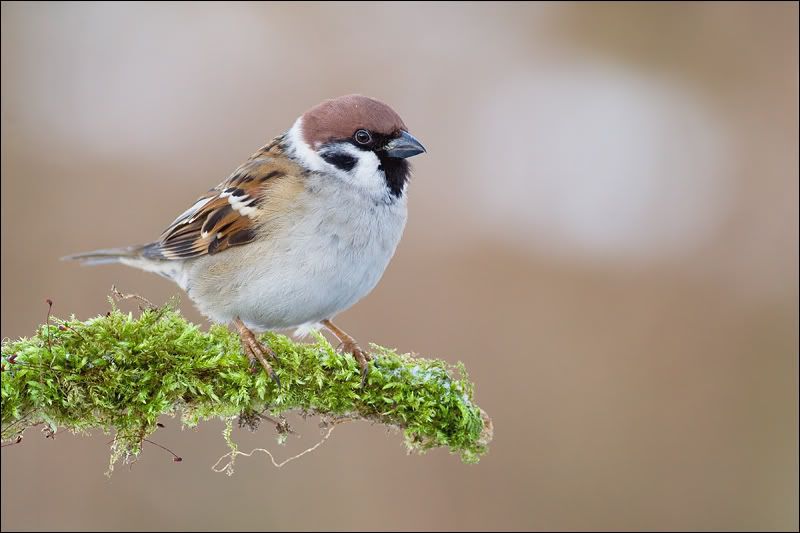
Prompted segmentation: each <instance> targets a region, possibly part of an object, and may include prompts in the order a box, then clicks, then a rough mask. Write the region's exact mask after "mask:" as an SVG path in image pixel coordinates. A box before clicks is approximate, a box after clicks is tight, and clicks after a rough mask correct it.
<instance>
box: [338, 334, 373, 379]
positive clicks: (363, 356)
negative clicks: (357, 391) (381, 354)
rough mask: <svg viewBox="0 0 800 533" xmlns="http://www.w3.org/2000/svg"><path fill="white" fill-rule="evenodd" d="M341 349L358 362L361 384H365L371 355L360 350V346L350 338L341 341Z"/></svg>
mask: <svg viewBox="0 0 800 533" xmlns="http://www.w3.org/2000/svg"><path fill="white" fill-rule="evenodd" d="M341 350H342V351H343V352H345V353H349V354H350V355H352V356H353V358H355V360H356V362H357V363H358V367H359V368H360V369H361V386H362V387H364V386H365V385H366V384H367V376H368V375H369V362H370V361H372V356H371V355H370V354H369V353H367V352H365V351H364V350H362V349H361V347H360V346H359V345H358V344H356V343H355V341H352V340H351V341H349V342H348V341H344V342H342V347H341Z"/></svg>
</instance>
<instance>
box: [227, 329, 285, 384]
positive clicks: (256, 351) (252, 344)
mask: <svg viewBox="0 0 800 533" xmlns="http://www.w3.org/2000/svg"><path fill="white" fill-rule="evenodd" d="M234 324H235V325H236V328H237V329H238V330H239V338H240V339H241V341H242V350H243V351H244V353H245V354H246V355H247V357H248V359H250V369H251V370H252V371H253V372H255V371H256V369H258V363H260V364H261V366H262V367H263V368H264V370H266V372H267V375H268V376H269V377H270V378H272V381H274V382H275V384H276V385H277V386H278V387H279V388H280V386H281V380H280V379H279V378H278V375H277V374H276V373H275V370H273V368H272V365H270V364H269V362H267V357H270V358H272V359H276V360H277V356H276V355H275V352H274V351H272V348H270V347H269V346H267V345H264V344H262V343H261V342H259V340H258V339H257V338H256V335H255V333H253V332H252V331H250V330H249V329H248V328H247V327H246V326H245V325H244V324H243V323H242V322H241V320H238V319H237V321H236V322H234Z"/></svg>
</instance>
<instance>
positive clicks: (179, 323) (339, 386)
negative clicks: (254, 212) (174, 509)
mask: <svg viewBox="0 0 800 533" xmlns="http://www.w3.org/2000/svg"><path fill="white" fill-rule="evenodd" d="M263 340H264V341H266V342H268V343H269V345H270V346H271V347H272V348H273V350H274V351H275V353H276V354H277V356H278V360H277V361H275V362H273V363H272V364H273V367H274V369H275V372H276V373H277V374H278V376H279V377H280V381H281V387H280V388H278V387H277V386H276V385H275V383H274V382H273V381H272V380H271V379H270V378H269V377H268V376H267V375H266V373H264V372H263V371H261V369H260V367H259V371H257V372H252V371H251V370H250V365H249V361H248V359H247V357H246V356H245V355H243V354H242V352H241V349H240V344H239V340H238V337H237V336H236V335H235V334H234V333H232V332H230V331H229V330H228V329H227V328H225V327H223V326H212V327H211V329H210V330H209V331H208V332H203V331H201V330H200V329H199V328H198V326H196V325H194V324H191V323H189V322H187V321H186V320H185V319H184V318H183V317H182V316H181V315H180V313H179V312H178V311H177V310H175V309H174V308H173V307H171V306H165V307H162V308H158V309H148V310H145V311H142V313H141V314H140V316H139V317H134V316H133V315H132V314H131V313H123V312H122V311H120V310H118V309H116V308H114V309H113V310H112V311H111V312H110V313H108V314H107V315H104V316H98V317H96V318H92V319H89V320H86V321H79V320H76V319H75V318H74V317H73V318H72V319H70V320H68V321H61V320H58V319H53V321H52V323H50V324H46V325H43V326H40V327H39V329H38V331H37V332H36V335H35V336H33V337H31V338H23V339H18V340H14V341H11V340H5V341H3V343H2V366H3V373H2V439H3V441H10V440H15V439H16V438H17V437H19V436H20V435H21V434H22V432H23V431H24V430H25V429H26V428H29V427H32V426H36V425H41V424H46V425H47V426H49V427H50V429H51V430H52V431H55V430H56V428H59V427H61V428H65V429H69V430H71V431H75V432H81V431H85V430H90V429H96V428H100V429H102V430H103V431H105V432H111V431H114V432H115V434H116V438H115V441H114V445H113V446H112V457H111V462H112V465H113V463H115V462H116V461H118V460H119V459H122V458H129V457H130V456H132V455H137V454H139V453H140V451H141V446H142V442H144V439H145V438H146V437H147V436H148V435H149V434H151V433H152V432H153V431H155V430H156V428H157V426H156V424H157V422H158V418H159V417H160V416H161V415H163V414H170V415H179V416H180V417H181V419H182V420H183V422H184V423H185V424H187V425H190V426H194V425H196V424H197V423H198V422H199V421H201V420H204V419H209V418H222V419H224V420H231V419H232V418H233V417H236V416H241V417H242V419H244V420H245V421H247V422H248V423H249V424H251V425H255V423H256V422H255V421H254V419H256V418H258V417H257V416H256V413H266V414H271V415H275V416H278V415H280V414H281V413H283V412H286V411H290V410H300V411H302V412H309V413H314V414H320V415H325V416H337V417H338V416H347V417H352V418H361V419H367V420H370V421H373V422H378V423H381V424H385V425H390V426H396V427H399V428H401V429H402V430H403V432H404V434H405V440H406V443H407V445H408V447H409V448H410V449H412V450H416V451H424V450H427V449H430V448H435V447H447V448H449V449H450V450H451V452H453V453H458V454H460V455H461V458H462V460H464V461H465V462H469V463H472V462H477V461H478V459H479V457H480V456H481V455H482V454H483V453H485V452H486V449H487V448H486V447H487V444H488V441H489V440H490V439H491V421H490V420H489V419H488V417H486V415H485V413H483V411H482V410H481V409H480V408H479V407H478V406H477V405H475V404H474V403H473V401H472V393H473V385H472V383H470V382H469V380H468V378H467V376H466V373H465V372H464V369H463V366H461V365H459V366H458V367H456V368H453V367H451V366H448V365H447V364H446V363H445V362H443V361H439V360H431V359H421V358H415V357H411V356H409V355H400V354H397V353H396V352H394V351H392V350H389V349H387V348H382V347H378V346H373V350H372V353H373V355H374V360H373V361H372V363H370V373H369V378H368V380H367V385H366V386H365V387H364V388H363V389H362V388H361V387H360V375H359V371H358V366H357V364H356V362H355V361H354V360H353V358H352V357H350V356H349V355H346V354H340V353H337V352H336V350H334V348H333V347H332V346H331V345H330V343H328V342H327V341H326V340H325V338H324V337H323V336H322V335H316V336H315V340H316V342H314V343H309V344H305V343H295V342H293V341H292V340H290V339H289V338H287V337H285V336H283V335H277V334H265V335H264V337H263Z"/></svg>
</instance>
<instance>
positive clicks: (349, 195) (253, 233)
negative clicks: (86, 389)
mask: <svg viewBox="0 0 800 533" xmlns="http://www.w3.org/2000/svg"><path fill="white" fill-rule="evenodd" d="M422 152H425V148H424V147H423V146H422V144H421V143H420V142H419V141H418V140H417V139H415V138H414V137H413V136H412V135H411V134H410V133H408V131H407V129H406V126H405V124H403V121H402V119H401V118H400V117H399V116H398V115H397V113H395V112H394V111H393V110H392V109H391V108H390V107H389V106H387V105H386V104H384V103H382V102H379V101H378V100H375V99H372V98H368V97H365V96H361V95H349V96H342V97H339V98H335V99H333V100H327V101H325V102H322V103H321V104H319V105H317V106H316V107H313V108H312V109H310V110H308V111H306V112H305V113H304V114H303V115H302V116H301V117H300V118H298V119H297V120H296V121H295V123H294V125H293V126H292V127H291V128H290V129H289V130H288V131H287V132H286V133H284V134H283V135H280V136H278V137H276V138H275V139H273V140H272V141H271V142H270V143H269V144H267V145H266V146H264V147H263V148H261V149H260V150H258V151H257V152H256V153H255V154H253V155H252V156H251V157H250V159H248V160H247V161H246V162H245V163H244V164H243V165H242V166H240V167H239V168H238V169H236V170H235V171H234V172H233V174H231V175H230V177H228V179H226V180H225V181H223V182H222V183H221V184H219V185H218V186H216V187H215V188H213V189H211V190H210V191H209V192H208V193H206V194H205V195H204V196H202V197H201V198H200V199H199V200H197V202H195V203H194V205H192V206H191V207H190V208H189V209H187V210H186V211H184V212H183V213H182V214H181V215H180V216H178V218H176V219H175V221H174V222H173V223H172V224H170V225H169V227H168V228H167V229H166V230H164V232H163V233H162V234H161V237H160V238H159V239H158V240H157V241H155V242H151V243H149V244H144V245H139V246H130V247H127V248H114V249H107V250H97V251H94V252H88V253H83V254H78V255H73V256H69V257H66V258H65V259H78V260H81V261H83V262H84V263H86V264H105V263H122V264H125V265H129V266H133V267H136V268H140V269H142V270H146V271H149V272H155V273H157V274H161V275H162V276H165V277H167V278H169V279H171V280H173V281H175V282H176V283H177V284H178V285H179V286H180V287H181V288H182V289H183V290H185V291H186V292H187V293H188V295H189V298H191V300H192V301H193V302H194V303H195V305H196V306H197V307H198V309H199V310H200V311H201V312H202V313H203V314H204V315H206V316H207V317H208V318H209V319H210V320H211V321H213V322H220V323H227V324H233V325H234V326H235V327H236V329H237V331H238V332H239V336H240V338H241V340H242V346H243V348H244V351H245V353H247V355H248V357H249V358H250V360H251V362H254V361H255V360H256V359H257V360H258V361H259V362H260V363H261V365H262V366H263V367H264V369H265V370H266V371H267V373H268V374H269V375H270V376H271V377H272V378H273V379H274V380H275V381H276V382H278V379H277V376H276V374H275V372H274V371H273V370H272V367H271V366H270V364H269V362H268V361H267V357H275V353H274V352H273V351H272V350H271V349H270V348H269V346H265V345H263V344H261V343H260V342H259V341H258V340H257V339H256V337H255V334H254V333H253V331H254V330H255V331H259V332H261V331H267V330H274V329H284V328H294V327H319V325H320V324H321V325H323V326H325V327H326V328H327V329H328V330H330V331H331V333H333V334H334V335H335V336H336V337H337V338H338V339H339V340H340V341H341V342H342V347H343V350H344V351H346V352H349V353H351V354H352V355H353V357H355V359H356V360H357V361H358V364H359V366H360V368H361V373H362V384H363V383H364V382H365V380H366V376H367V371H368V361H369V360H370V359H371V357H370V355H369V354H368V353H367V352H365V351H364V350H362V349H361V348H360V347H359V346H358V344H357V343H356V341H355V340H354V339H353V338H352V337H351V336H350V335H348V334H347V333H345V332H344V331H342V330H341V329H339V328H338V327H336V326H335V325H334V324H333V322H331V318H332V317H333V316H334V315H336V314H337V313H339V312H340V311H343V310H345V309H347V308H349V307H350V306H352V305H353V304H355V303H356V302H357V301H358V300H360V299H361V298H363V297H364V296H366V295H367V294H368V293H369V292H370V291H371V290H372V289H373V288H374V287H375V285H376V284H377V283H378V280H380V278H381V276H382V275H383V271H384V270H385V269H386V266H387V264H388V263H389V260H390V259H391V257H392V255H393V254H394V251H395V248H396V247H397V243H398V242H399V240H400V237H401V235H402V233H403V228H404V227H405V223H406V216H407V209H406V202H407V200H406V189H407V188H408V179H409V173H410V170H409V165H408V162H407V161H406V158H408V157H412V156H414V155H417V154H420V153H422ZM278 383H279V382H278Z"/></svg>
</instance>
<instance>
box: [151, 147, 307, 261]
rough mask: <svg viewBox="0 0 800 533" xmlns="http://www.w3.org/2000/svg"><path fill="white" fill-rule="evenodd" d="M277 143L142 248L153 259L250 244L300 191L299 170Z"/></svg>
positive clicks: (215, 250)
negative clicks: (157, 238) (263, 226)
mask: <svg viewBox="0 0 800 533" xmlns="http://www.w3.org/2000/svg"><path fill="white" fill-rule="evenodd" d="M280 140H281V138H280V137H278V138H276V139H275V140H274V141H273V142H272V143H270V144H268V145H267V146H265V147H264V148H262V149H261V150H259V151H258V152H256V153H255V154H253V156H252V157H251V158H250V159H249V160H248V161H247V162H246V163H244V164H243V165H242V166H240V167H239V168H238V169H236V171H234V172H233V174H231V175H230V177H228V179H226V180H225V181H223V182H222V183H220V184H219V185H217V186H216V187H214V188H213V189H211V190H210V191H208V193H206V194H205V195H203V196H202V197H201V198H200V199H198V200H197V201H196V202H195V203H194V205H192V206H191V207H190V208H189V209H187V210H186V211H184V212H183V213H182V214H181V215H180V216H179V217H178V218H176V219H175V221H174V222H172V224H170V225H169V227H168V228H167V229H166V230H164V232H163V233H162V234H161V237H160V238H159V240H158V241H157V242H155V243H152V244H151V245H148V246H146V247H145V248H144V250H143V252H144V255H145V256H147V257H150V258H153V259H189V258H193V257H199V256H203V255H206V254H208V255H213V254H217V253H219V252H222V251H223V250H225V249H227V248H230V247H232V246H241V245H243V244H247V243H249V242H252V241H253V240H254V239H255V238H256V235H257V232H258V229H259V228H260V227H261V226H262V225H263V224H265V223H268V222H269V220H268V219H270V218H273V219H274V218H275V216H276V215H278V214H279V213H280V212H281V211H282V210H283V209H284V208H288V205H287V204H289V203H290V202H291V200H292V199H293V198H295V197H296V195H297V194H299V192H300V191H301V190H302V181H301V177H302V175H303V171H302V169H301V168H300V167H299V166H298V165H297V164H296V163H294V162H293V161H291V160H290V159H289V158H288V157H287V156H286V155H284V154H283V153H282V151H281V149H280Z"/></svg>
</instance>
